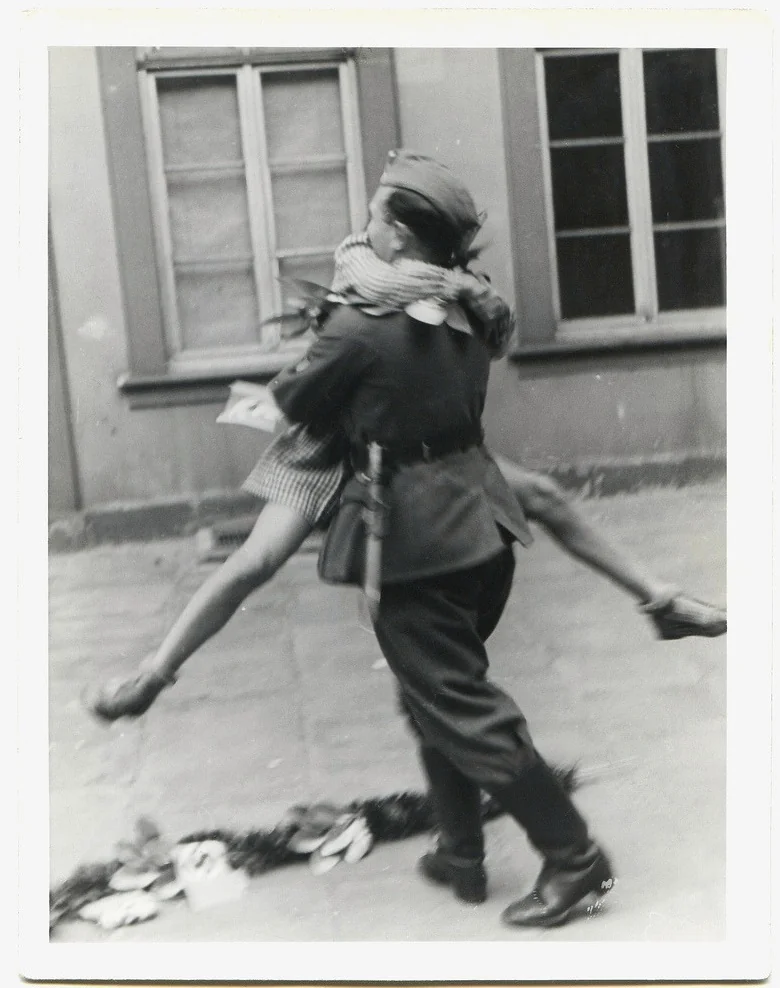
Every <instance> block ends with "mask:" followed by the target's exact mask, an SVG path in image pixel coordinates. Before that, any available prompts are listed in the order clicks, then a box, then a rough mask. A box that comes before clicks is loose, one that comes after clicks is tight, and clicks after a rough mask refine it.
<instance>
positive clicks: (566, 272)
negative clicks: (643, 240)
mask: <svg viewBox="0 0 780 988" xmlns="http://www.w3.org/2000/svg"><path fill="white" fill-rule="evenodd" d="M558 279H559V282H560V294H561V315H562V316H563V318H564V319H580V318H584V317H585V316H616V315H622V314H625V313H632V312H633V311H634V283H633V275H632V271H631V245H630V243H629V238H628V234H617V235H609V236H603V237H566V238H564V239H561V240H559V241H558Z"/></svg>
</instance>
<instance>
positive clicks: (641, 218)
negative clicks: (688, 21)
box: [536, 49, 726, 337]
mask: <svg viewBox="0 0 780 988" xmlns="http://www.w3.org/2000/svg"><path fill="white" fill-rule="evenodd" d="M722 76H723V55H722V53H720V52H716V51H714V50H712V49H690V50H688V49H686V50H682V49H669V50H666V49H664V50H646V51H642V50H639V49H621V50H613V51H610V50H605V51H601V50H598V51H596V50H588V51H576V50H540V51H539V52H537V54H536V77H537V95H538V99H539V107H540V113H539V117H540V137H541V144H542V148H543V159H542V172H543V180H544V187H545V193H546V195H545V198H546V203H547V229H548V237H549V253H550V266H551V269H552V289H553V299H552V304H553V313H554V317H555V321H556V325H557V328H558V331H559V335H560V336H564V337H565V336H566V334H567V333H568V332H571V333H572V334H577V333H581V332H583V331H587V330H589V329H590V330H599V331H603V330H604V329H619V328H620V327H624V328H626V329H627V330H629V331H631V330H633V331H636V329H637V328H644V329H651V330H652V328H654V327H658V328H661V327H663V328H670V329H674V328H675V327H691V326H700V327H702V328H705V327H707V326H710V327H715V328H717V327H722V326H723V325H725V316H724V309H723V307H724V305H725V291H726V273H725V265H726V246H725V208H724V187H723V150H724V149H723V130H722V121H721V115H720V106H721V102H722V101H721V96H720V92H721V86H722Z"/></svg>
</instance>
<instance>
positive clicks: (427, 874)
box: [417, 863, 487, 904]
mask: <svg viewBox="0 0 780 988" xmlns="http://www.w3.org/2000/svg"><path fill="white" fill-rule="evenodd" d="M417 871H418V873H419V874H420V875H422V877H423V878H424V879H426V881H429V882H431V883H432V884H434V885H439V886H449V888H451V889H452V891H453V893H454V895H455V898H456V899H460V901H461V902H470V903H472V904H479V903H481V902H485V901H486V900H487V888H485V889H484V890H483V889H480V890H479V891H477V892H474V893H470V892H467V893H464V892H463V890H462V889H459V888H458V887H457V885H456V884H455V880H454V879H453V878H452V877H450V876H448V875H445V874H443V873H441V872H434V871H428V869H427V868H426V867H425V865H423V864H421V863H420V864H418V866H417ZM486 884H487V880H486Z"/></svg>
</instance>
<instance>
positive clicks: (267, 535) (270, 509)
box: [84, 504, 312, 720]
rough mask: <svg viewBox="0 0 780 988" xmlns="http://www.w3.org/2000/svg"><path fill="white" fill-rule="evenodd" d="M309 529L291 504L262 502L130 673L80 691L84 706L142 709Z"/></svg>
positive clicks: (111, 711)
mask: <svg viewBox="0 0 780 988" xmlns="http://www.w3.org/2000/svg"><path fill="white" fill-rule="evenodd" d="M311 530H312V525H311V524H310V523H309V522H308V521H307V520H306V519H305V518H303V517H302V516H301V515H299V514H298V513H297V512H295V511H293V510H292V509H290V508H287V507H284V506H283V505H280V504H268V505H266V506H265V507H264V508H263V510H262V511H261V512H260V516H259V518H258V519H257V521H256V522H255V525H254V528H253V529H252V531H251V533H250V535H249V537H248V538H247V540H246V541H245V542H244V544H243V545H242V546H241V547H240V548H239V549H237V550H236V551H235V552H234V553H233V554H232V555H231V556H229V557H228V559H227V560H226V561H225V562H224V563H223V564H222V566H220V568H219V569H218V570H216V571H215V572H214V573H212V574H211V576H209V577H208V579H207V580H206V581H205V582H204V583H203V585H202V586H201V587H200V588H199V589H198V590H197V591H196V592H195V593H194V594H193V596H192V597H191V598H190V600H189V602H188V603H187V605H186V607H185V608H184V610H183V611H182V612H181V614H180V615H179V617H178V618H177V619H176V621H175V622H174V624H173V626H172V627H171V629H170V630H169V631H168V633H167V634H166V636H165V638H164V639H163V640H162V643H161V644H160V646H159V647H158V649H157V651H156V652H154V653H153V654H152V655H150V656H149V657H148V658H146V659H144V661H143V662H142V663H141V664H140V668H139V670H138V672H137V673H136V674H135V675H134V676H133V677H131V678H129V679H126V680H117V681H115V682H113V683H109V684H107V685H106V686H105V687H104V688H102V689H100V690H99V691H98V692H97V693H96V694H95V695H92V696H90V695H89V694H87V695H85V698H84V699H85V703H86V704H87V706H88V707H89V709H90V710H91V711H92V712H93V713H95V714H97V715H98V716H99V717H101V718H103V719H104V720H115V719H116V718H117V717H122V716H138V715H139V714H141V713H144V712H145V711H146V710H147V709H148V708H149V706H151V704H152V702H153V701H154V699H155V697H156V696H157V694H158V693H159V692H160V691H161V690H162V689H163V688H164V687H165V686H166V685H168V684H169V683H171V682H173V680H174V678H175V675H176V672H177V670H178V669H179V668H180V667H181V666H182V665H183V664H184V663H185V662H186V661H187V659H188V658H189V657H190V656H191V655H192V654H193V652H195V651H196V650H197V649H198V648H200V646H201V645H202V644H203V643H204V642H206V641H208V639H209V638H212V637H213V636H214V635H215V634H216V633H217V632H218V631H219V630H220V629H221V628H222V627H224V625H225V624H226V623H227V621H228V620H229V619H230V618H231V617H232V616H233V614H235V612H236V610H237V609H238V607H239V606H240V604H241V603H242V602H243V601H244V600H245V599H246V597H248V596H249V594H250V593H252V591H253V590H257V589H258V588H259V587H261V586H263V585H264V584H265V583H267V582H268V581H269V580H270V579H271V578H272V577H273V576H275V574H276V573H277V572H278V571H279V570H280V569H281V567H282V566H283V565H284V563H285V562H287V560H288V559H289V558H290V556H292V554H293V553H294V552H296V550H297V549H299V548H300V546H301V544H302V542H303V541H304V539H305V538H306V537H307V535H309V533H310V532H311Z"/></svg>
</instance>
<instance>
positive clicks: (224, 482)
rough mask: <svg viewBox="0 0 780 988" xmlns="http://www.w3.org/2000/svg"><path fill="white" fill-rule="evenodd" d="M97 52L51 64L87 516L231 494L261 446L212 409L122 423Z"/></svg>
mask: <svg viewBox="0 0 780 988" xmlns="http://www.w3.org/2000/svg"><path fill="white" fill-rule="evenodd" d="M97 71H98V70H97V59H96V54H95V50H94V48H53V49H52V50H51V53H50V139H51V150H50V155H51V157H50V160H51V179H50V189H49V196H50V211H51V234H52V240H53V245H54V253H55V257H56V264H57V280H58V299H59V308H60V319H61V325H62V337H63V345H64V349H65V354H66V362H67V368H68V380H69V387H70V397H71V405H72V414H73V434H74V443H75V447H76V451H77V460H78V473H79V480H80V486H81V491H82V499H83V505H84V506H85V507H89V506H91V505H96V504H102V503H105V502H111V501H116V500H136V499H140V500H143V499H147V498H157V497H161V496H166V495H182V494H190V493H192V492H202V491H206V490H216V489H225V488H232V487H236V486H237V485H238V484H239V483H240V481H241V480H242V479H243V477H244V476H245V475H246V473H248V471H249V469H250V468H251V465H252V463H253V462H254V459H256V457H257V455H258V454H259V450H260V449H262V447H263V445H264V444H265V439H264V437H263V435H262V434H261V433H257V432H254V431H252V430H249V429H243V428H238V427H230V428H228V427H225V426H220V425H217V424H216V423H215V421H214V420H215V418H216V415H217V412H218V410H219V406H214V405H206V406H198V407H192V406H190V407H185V408H175V409H154V410H144V411H130V409H129V408H128V406H127V402H126V401H125V400H124V399H123V398H122V397H121V396H120V395H119V393H118V391H117V387H116V381H117V377H118V376H119V374H120V373H121V372H123V371H125V370H127V355H126V348H125V339H126V337H125V322H124V313H123V307H122V293H121V282H120V272H119V269H118V264H117V254H116V243H115V237H114V226H113V218H112V207H111V195H110V186H109V176H108V172H107V162H106V148H105V136H104V131H103V122H102V115H101V105H100V95H99V87H98V74H97Z"/></svg>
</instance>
